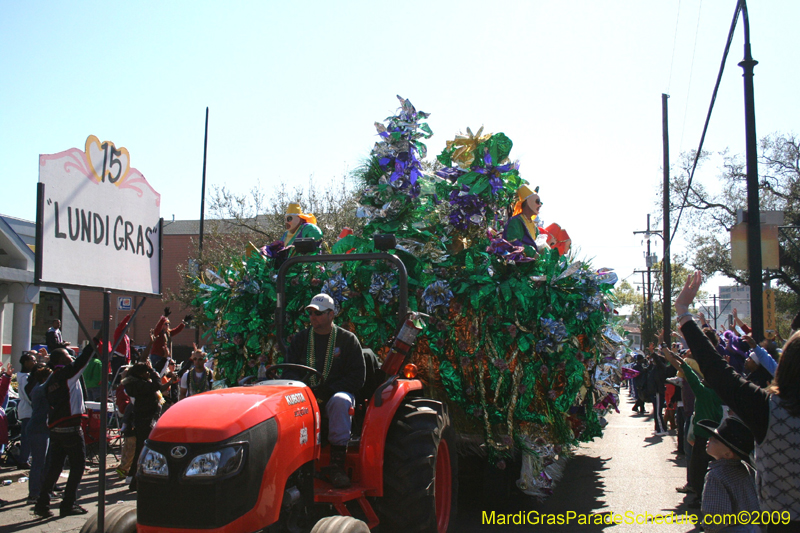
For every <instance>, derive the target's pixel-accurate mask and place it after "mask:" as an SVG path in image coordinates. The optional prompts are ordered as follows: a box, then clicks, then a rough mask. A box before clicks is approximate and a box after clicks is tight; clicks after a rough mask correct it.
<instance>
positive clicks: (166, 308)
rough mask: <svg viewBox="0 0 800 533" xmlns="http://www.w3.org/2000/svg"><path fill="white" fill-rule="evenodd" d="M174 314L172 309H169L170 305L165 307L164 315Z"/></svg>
mask: <svg viewBox="0 0 800 533" xmlns="http://www.w3.org/2000/svg"><path fill="white" fill-rule="evenodd" d="M171 314H172V311H170V310H169V306H167V307H165V308H164V316H169V315H171Z"/></svg>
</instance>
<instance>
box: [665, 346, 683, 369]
mask: <svg viewBox="0 0 800 533" xmlns="http://www.w3.org/2000/svg"><path fill="white" fill-rule="evenodd" d="M661 355H663V356H664V358H665V359H666V360H667V361H669V363H670V364H671V365H681V364H682V363H683V357H681V356H680V355H678V354H676V353H672V351H671V350H670V349H669V348H661Z"/></svg>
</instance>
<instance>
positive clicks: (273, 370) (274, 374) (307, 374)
mask: <svg viewBox="0 0 800 533" xmlns="http://www.w3.org/2000/svg"><path fill="white" fill-rule="evenodd" d="M284 369H293V370H298V371H300V372H303V374H301V377H300V379H299V380H298V381H302V382H303V383H305V384H306V385H308V381H309V378H311V377H312V376H316V377H317V378H318V379H319V381H320V383H321V382H322V381H324V379H325V377H324V376H323V375H322V372H320V371H319V370H317V369H316V368H311V367H310V366H306V365H298V364H296V363H280V364H277V365H272V366H269V367H267V369H266V376H265V377H266V379H280V378H278V370H284Z"/></svg>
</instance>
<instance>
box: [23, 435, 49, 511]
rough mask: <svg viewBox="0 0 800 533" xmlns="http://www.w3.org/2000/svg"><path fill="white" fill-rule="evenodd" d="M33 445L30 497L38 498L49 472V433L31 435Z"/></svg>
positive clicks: (29, 485)
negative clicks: (45, 476) (46, 473)
mask: <svg viewBox="0 0 800 533" xmlns="http://www.w3.org/2000/svg"><path fill="white" fill-rule="evenodd" d="M28 439H29V440H30V445H31V475H30V479H29V480H28V497H29V498H38V497H39V491H41V490H42V484H44V474H45V472H46V471H47V470H46V468H45V466H46V461H47V443H48V441H49V440H50V435H49V434H48V433H31V434H30V435H28Z"/></svg>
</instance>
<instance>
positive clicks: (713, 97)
mask: <svg viewBox="0 0 800 533" xmlns="http://www.w3.org/2000/svg"><path fill="white" fill-rule="evenodd" d="M741 10H742V6H741V3H740V2H737V3H736V10H735V11H734V13H733V21H732V22H731V29H730V30H729V31H728V40H727V42H726V43H725V51H724V52H723V54H722V62H721V64H720V66H719V73H718V74H717V82H716V83H715V84H714V92H713V94H712V95H711V103H710V104H709V105H708V114H707V115H706V122H705V124H704V125H703V134H702V135H701V136H700V145H699V146H698V147H697V152H696V153H695V154H694V162H693V163H692V171H691V172H690V173H689V181H688V183H687V184H686V193H685V194H684V195H683V202H681V208H680V210H679V211H678V217H677V218H676V219H675V227H674V229H673V230H672V235H671V237H670V239H669V244H670V247H671V246H672V240H673V239H674V238H675V235H676V234H677V233H678V226H679V224H680V222H681V215H682V214H683V209H684V208H685V207H686V201H687V200H688V199H689V191H690V190H691V189H692V179H694V171H695V170H696V169H697V161H698V160H699V158H700V154H701V153H702V151H703V142H704V141H705V139H706V132H707V131H708V124H709V122H710V121H711V111H712V110H713V109H714V102H715V101H716V99H717V92H718V91H719V85H720V82H721V81H722V73H723V72H724V70H725V61H726V60H727V59H728V52H729V51H730V49H731V42H732V41H733V33H734V31H735V30H736V21H737V20H738V19H739V13H740V12H741Z"/></svg>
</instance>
